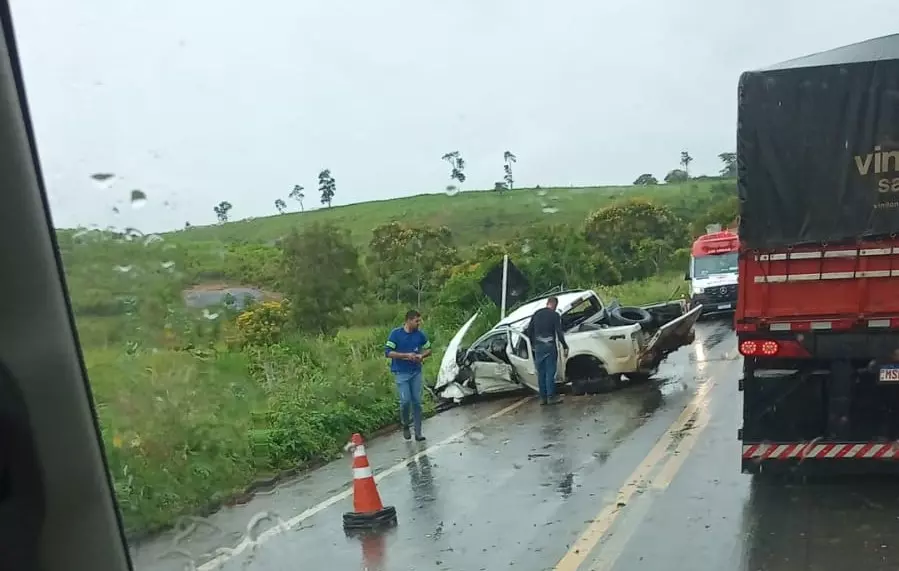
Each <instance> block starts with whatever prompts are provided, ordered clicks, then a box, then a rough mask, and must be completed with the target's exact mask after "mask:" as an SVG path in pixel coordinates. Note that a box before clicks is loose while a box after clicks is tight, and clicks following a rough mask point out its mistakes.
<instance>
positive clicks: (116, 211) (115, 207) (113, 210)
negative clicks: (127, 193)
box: [112, 206, 119, 214]
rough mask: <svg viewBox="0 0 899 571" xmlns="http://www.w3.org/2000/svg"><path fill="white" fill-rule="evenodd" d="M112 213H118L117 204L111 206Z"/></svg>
mask: <svg viewBox="0 0 899 571" xmlns="http://www.w3.org/2000/svg"><path fill="white" fill-rule="evenodd" d="M112 213H113V214H118V213H119V207H118V206H113V207H112Z"/></svg>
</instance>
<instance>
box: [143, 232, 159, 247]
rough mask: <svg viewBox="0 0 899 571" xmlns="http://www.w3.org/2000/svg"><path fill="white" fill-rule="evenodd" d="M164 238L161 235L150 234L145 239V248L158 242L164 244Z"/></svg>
mask: <svg viewBox="0 0 899 571" xmlns="http://www.w3.org/2000/svg"><path fill="white" fill-rule="evenodd" d="M163 241H164V240H163V238H162V236H160V235H159V234H150V235H149V236H147V237H146V238H144V246H149V245H150V244H155V243H157V242H163Z"/></svg>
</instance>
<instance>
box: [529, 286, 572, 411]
mask: <svg viewBox="0 0 899 571" xmlns="http://www.w3.org/2000/svg"><path fill="white" fill-rule="evenodd" d="M558 306H559V300H558V298H555V297H551V298H549V299H547V300H546V307H541V308H540V309H538V310H537V311H536V312H535V313H534V315H533V316H532V317H531V321H530V323H528V325H527V327H526V328H525V330H524V334H525V335H526V336H527V338H528V339H529V340H530V341H531V347H532V348H533V350H534V363H535V364H536V365H537V386H538V387H539V389H540V402H541V404H558V403H560V402H562V399H561V397H559V396H558V395H557V394H556V369H557V368H558V364H559V348H558V345H559V344H561V345H562V350H563V352H564V353H563V356H564V358H565V359H567V358H568V343H567V342H566V341H565V334H564V333H563V332H562V317H561V316H560V315H559V314H558V312H556V308H557V307H558Z"/></svg>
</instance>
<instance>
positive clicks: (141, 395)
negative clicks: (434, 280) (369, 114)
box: [59, 179, 721, 534]
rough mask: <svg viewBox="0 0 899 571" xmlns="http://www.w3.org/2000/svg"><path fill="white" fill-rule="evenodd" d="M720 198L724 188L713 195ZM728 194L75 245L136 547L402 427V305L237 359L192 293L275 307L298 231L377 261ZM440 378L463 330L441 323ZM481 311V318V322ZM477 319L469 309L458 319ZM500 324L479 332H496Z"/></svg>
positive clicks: (352, 209)
mask: <svg viewBox="0 0 899 571" xmlns="http://www.w3.org/2000/svg"><path fill="white" fill-rule="evenodd" d="M716 185H717V186H716ZM720 186H721V181H720V180H718V179H709V180H701V181H691V182H690V183H687V184H682V185H672V186H667V185H663V186H658V187H640V188H633V187H590V188H571V189H565V188H552V189H520V190H515V191H511V192H507V193H504V194H497V193H494V192H463V193H461V194H459V195H456V196H446V195H421V196H415V197H411V198H403V199H396V200H389V201H380V202H371V203H364V204H356V205H351V206H344V207H336V208H333V209H327V210H318V211H314V212H310V213H300V214H285V215H277V216H271V217H268V218H261V219H255V220H245V221H239V222H233V223H227V224H223V225H217V226H209V227H198V228H191V229H189V230H186V231H176V232H171V233H167V234H162V235H160V236H158V237H144V236H133V237H131V238H128V237H125V238H123V237H110V236H104V235H101V234H99V233H97V232H87V233H85V232H84V231H78V232H76V231H71V230H63V231H60V232H59V235H60V238H59V243H60V248H61V251H62V255H63V261H64V264H65V267H66V273H67V279H68V284H69V287H70V292H71V295H72V298H73V305H74V308H75V312H76V323H77V327H78V333H79V337H80V340H81V342H82V344H83V346H84V354H85V360H86V364H87V369H88V374H89V377H90V383H91V387H92V390H93V391H94V394H95V398H96V402H97V404H98V411H99V416H100V421H101V427H102V431H103V440H104V444H105V447H106V451H107V454H108V456H109V459H110V470H111V472H112V476H113V479H114V482H115V486H116V493H117V497H118V499H119V504H120V508H121V510H122V513H123V516H124V519H125V523H126V527H127V529H128V531H129V533H133V534H143V533H146V532H149V531H152V530H156V529H159V528H162V527H165V526H167V525H170V524H171V523H173V522H174V520H175V519H176V518H177V517H178V516H179V515H184V514H189V513H196V512H202V511H204V510H207V509H209V508H210V507H214V506H217V505H220V504H221V503H222V502H226V501H227V500H228V498H229V497H231V496H232V495H233V494H235V493H238V492H240V491H241V490H243V489H245V488H246V486H247V485H248V484H250V483H251V482H252V481H253V480H254V479H256V478H260V477H268V476H270V475H272V474H276V473H278V472H279V471H282V470H285V469H295V468H297V467H302V466H307V465H309V464H312V463H316V462H320V461H324V460H328V459H332V458H334V457H335V455H336V454H338V453H339V451H340V449H341V446H342V445H343V444H344V443H345V442H346V438H347V437H348V436H349V434H350V433H352V432H354V431H362V432H372V431H374V430H377V429H379V428H381V427H383V426H385V425H389V424H392V423H393V422H395V419H396V414H397V413H396V406H395V396H394V387H393V382H392V379H391V377H390V375H389V372H388V370H387V362H386V360H385V359H384V358H383V353H382V347H383V342H384V339H385V338H386V335H387V332H388V331H389V329H390V327H392V326H395V325H398V319H399V316H400V315H401V314H402V311H404V306H403V305H401V304H385V303H381V302H378V303H374V302H370V301H367V302H365V303H364V304H362V305H360V306H359V307H356V308H354V312H353V314H352V318H351V320H350V321H351V323H350V325H349V326H347V327H344V328H342V329H341V330H340V331H339V332H338V334H337V335H336V336H335V337H333V338H322V337H309V336H303V335H299V334H297V333H295V332H288V334H287V335H286V336H285V337H284V338H283V339H282V341H281V342H280V343H278V344H275V345H270V346H265V347H257V348H252V349H238V348H235V347H232V345H231V344H230V342H229V341H228V339H229V335H230V334H231V333H232V332H233V331H232V330H233V317H234V312H229V311H227V310H215V311H213V312H209V311H207V312H205V313H204V312H201V311H199V310H194V311H188V310H185V308H184V307H183V301H182V300H181V294H182V291H183V290H184V289H185V288H188V287H190V286H195V285H198V284H200V285H202V284H211V283H225V284H230V285H253V286H260V287H265V288H267V289H268V290H270V291H277V290H278V287H279V285H280V279H281V278H280V275H281V270H280V266H279V263H280V250H279V249H278V248H277V246H276V245H275V241H276V240H277V239H278V238H280V237H281V236H283V235H285V234H287V233H288V232H289V231H290V230H291V229H293V228H295V227H302V226H303V225H306V224H309V223H311V222H314V221H330V222H334V223H336V224H338V225H341V226H343V227H344V228H346V229H348V230H349V231H350V232H351V233H352V236H353V240H354V241H355V242H356V243H357V244H358V245H360V246H361V247H363V248H364V247H365V246H366V245H367V243H368V240H369V238H370V235H371V231H372V229H373V228H375V227H377V226H378V225H381V224H384V223H386V222H390V221H401V222H403V223H406V224H412V225H425V224H427V225H445V226H448V227H449V228H450V229H451V230H452V232H453V235H454V237H455V240H456V242H457V244H458V245H459V246H460V247H461V248H468V249H470V248H471V247H473V246H478V245H482V244H485V243H487V242H490V241H496V242H503V241H507V240H510V239H512V238H513V237H514V236H516V235H519V236H520V235H526V234H527V232H529V231H531V230H532V229H533V228H534V227H535V226H541V225H554V224H563V225H569V226H572V227H576V228H580V227H581V226H582V225H583V221H584V219H585V218H586V216H587V215H588V214H589V213H590V212H592V211H594V210H596V209H598V208H601V207H603V206H606V205H609V204H611V203H612V202H614V201H616V200H619V199H621V198H624V197H633V196H645V197H648V198H651V199H652V200H654V201H656V202H658V203H660V204H664V205H667V206H669V207H670V208H671V209H672V210H673V211H674V212H676V213H678V214H679V215H680V216H681V217H682V218H684V219H685V220H691V219H692V218H693V217H694V216H695V215H696V213H698V212H702V211H703V210H705V209H706V208H707V207H708V206H709V205H710V204H712V203H714V201H715V200H716V195H718V194H720V193H721V190H720ZM568 285H572V286H578V285H579V286H581V287H595V288H596V289H597V290H598V291H600V293H601V294H602V295H603V296H604V297H605V298H607V299H612V298H617V299H619V300H620V301H621V302H622V303H625V304H634V305H638V304H645V303H651V302H655V301H660V300H664V299H670V298H673V297H678V296H680V295H681V294H682V293H683V291H684V289H683V286H684V282H683V279H682V274H681V273H677V274H666V275H662V276H657V277H654V278H651V279H648V280H643V281H640V282H630V283H624V284H621V285H618V286H611V287H606V286H602V285H598V284H568ZM430 309H432V308H430V307H428V306H427V304H425V307H423V310H424V314H425V324H426V328H427V330H428V333H429V334H430V335H431V336H432V338H433V340H434V344H435V353H436V357H437V358H435V359H432V360H431V361H430V362H429V363H428V364H427V366H426V369H425V374H426V379H427V381H428V382H431V383H432V382H433V381H434V379H435V375H436V370H437V366H438V360H439V356H440V355H441V349H442V348H443V347H445V345H446V343H447V342H448V340H449V338H450V337H451V336H452V334H453V332H454V331H453V326H449V325H445V324H442V323H440V322H439V320H434V319H429V310H430ZM473 310H474V308H471V311H473ZM462 311H463V312H464V311H466V310H465V309H463V310H462ZM490 325H491V324H490V323H485V324H483V326H482V328H483V327H489V326H490Z"/></svg>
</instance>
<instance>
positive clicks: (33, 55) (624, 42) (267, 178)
mask: <svg viewBox="0 0 899 571" xmlns="http://www.w3.org/2000/svg"><path fill="white" fill-rule="evenodd" d="M12 6H13V15H14V18H15V25H16V31H17V36H18V40H19V45H20V50H21V54H22V58H23V66H24V74H25V80H26V88H27V91H28V96H29V100H30V104H31V110H32V113H33V116H34V120H35V127H36V130H37V140H38V146H39V151H40V154H41V158H42V161H43V166H44V172H45V176H46V178H47V184H48V188H49V193H50V199H51V205H52V207H53V216H54V221H55V223H56V224H57V226H63V227H71V226H75V225H85V226H88V225H91V224H98V225H100V226H106V225H115V226H119V227H125V226H135V227H137V228H140V229H142V230H145V231H149V230H154V231H156V230H162V229H166V228H180V227H182V226H183V225H184V223H185V221H190V222H191V223H192V224H206V223H210V222H213V221H214V219H215V215H214V213H213V211H212V207H213V206H214V205H215V204H217V203H218V202H219V201H220V200H228V201H230V202H231V203H232V204H233V206H234V209H233V211H232V213H233V216H234V217H248V216H261V215H268V214H272V213H274V211H275V210H274V206H273V202H274V200H275V199H277V198H284V199H285V200H288V199H287V196H286V195H287V193H288V192H289V191H290V189H291V188H292V187H293V185H294V184H301V185H303V186H305V187H306V189H307V190H306V194H307V199H306V205H307V208H308V207H310V206H312V207H319V206H320V205H319V204H318V197H317V194H316V192H315V190H314V187H315V186H316V184H317V180H316V177H317V174H318V172H319V171H320V170H321V169H322V168H330V169H331V170H332V173H333V175H334V176H335V178H336V180H337V195H336V197H335V202H334V204H335V205H340V204H348V203H353V202H360V201H366V200H373V199H383V198H389V197H396V196H407V195H413V194H421V193H425V192H439V191H441V190H442V189H444V188H445V187H446V185H447V184H448V183H449V179H448V174H449V168H448V165H447V164H446V163H444V162H442V161H441V160H440V157H441V155H442V154H443V153H445V152H447V151H453V150H459V151H461V152H462V155H463V157H464V158H465V159H466V160H467V162H468V169H467V174H468V175H469V180H468V181H467V183H466V185H465V187H466V188H492V186H493V183H494V181H496V180H500V179H501V178H502V155H503V151H505V150H507V149H508V150H510V151H512V152H513V153H515V154H516V155H517V156H518V164H517V165H516V169H515V175H516V185H517V186H531V185H536V184H541V185H568V184H574V185H585V184H628V183H630V182H631V181H632V180H633V179H634V178H635V177H636V176H637V175H638V174H640V173H642V172H652V173H654V174H655V175H656V176H658V177H659V178H661V177H662V176H664V174H665V172H667V170H669V169H671V168H675V167H677V162H678V156H679V153H680V151H681V150H683V149H687V150H689V152H690V153H691V154H692V155H693V157H694V158H695V162H694V163H693V165H692V167H691V170H692V171H693V172H694V173H701V172H705V173H713V172H715V171H717V170H718V168H719V163H718V159H717V154H718V153H720V152H722V151H730V150H733V149H734V146H735V142H734V138H735V133H734V131H735V124H736V85H737V79H738V76H739V73H740V72H741V71H743V70H745V69H751V68H754V67H761V66H765V65H767V64H771V63H775V62H777V61H781V60H785V59H789V58H793V57H796V56H800V55H804V54H806V53H810V52H814V51H820V50H823V49H828V48H831V47H836V46H839V45H842V44H845V43H850V42H854V41H860V40H864V39H868V38H871V37H876V36H881V35H885V34H889V33H892V32H893V31H895V30H894V29H895V23H894V21H893V20H892V18H891V17H890V16H891V15H892V14H894V2H891V1H889V0H855V1H854V2H851V3H850V2H837V1H836V0H832V1H828V0H817V1H815V0H802V1H799V0H790V1H789V2H774V1H770V2H760V1H759V0H734V1H731V2H722V1H721V0H716V1H712V0H679V1H672V0H642V1H640V2H636V1H617V2H610V1H605V0H554V1H552V2H550V1H546V0H544V1H536V0H455V1H453V2H437V1H433V0H382V1H379V2H373V1H371V0H366V1H362V0H338V1H335V0H322V1H311V0H300V1H297V0H294V1H287V0H257V1H256V2H247V1H246V0H241V1H237V0H77V1H76V0H12ZM765 6H770V8H769V9H766V8H765ZM96 172H110V173H115V174H116V175H118V176H119V177H120V178H119V179H118V180H117V181H116V183H115V184H114V185H112V186H111V187H109V188H100V187H99V186H98V185H96V184H95V183H93V181H92V180H91V179H90V175H91V174H92V173H96ZM134 188H139V189H142V190H144V191H145V192H146V194H147V196H148V198H149V200H148V202H147V203H146V205H145V206H144V207H143V208H141V209H139V210H133V209H131V208H130V207H129V206H128V202H129V200H128V198H129V195H130V191H131V190H132V189H134ZM288 202H290V201H289V200H288ZM115 207H118V208H119V209H121V213H120V214H116V213H115V212H114V210H113V209H114V208H115Z"/></svg>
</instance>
